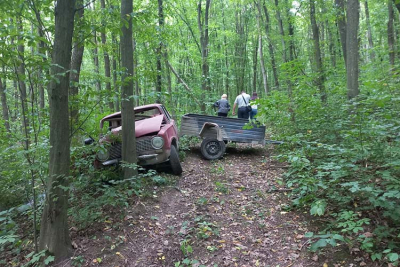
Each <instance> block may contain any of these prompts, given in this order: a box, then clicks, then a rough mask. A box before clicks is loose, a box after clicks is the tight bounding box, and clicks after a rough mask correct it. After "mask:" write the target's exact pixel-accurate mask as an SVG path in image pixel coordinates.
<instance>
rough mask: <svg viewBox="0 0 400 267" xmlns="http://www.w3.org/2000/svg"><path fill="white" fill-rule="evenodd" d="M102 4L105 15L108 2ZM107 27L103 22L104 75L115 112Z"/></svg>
mask: <svg viewBox="0 0 400 267" xmlns="http://www.w3.org/2000/svg"><path fill="white" fill-rule="evenodd" d="M100 4H101V9H102V11H103V13H104V11H105V9H106V1H105V0H101V1H100ZM105 25H106V21H104V20H103V21H102V26H103V27H104V29H103V30H102V31H101V34H100V35H101V43H102V44H103V58H104V74H105V76H106V78H107V80H106V91H107V94H109V97H108V107H109V108H110V110H111V111H114V102H113V98H112V97H111V96H112V94H113V92H112V90H111V66H110V56H109V55H108V52H107V37H106V29H107V27H105Z"/></svg>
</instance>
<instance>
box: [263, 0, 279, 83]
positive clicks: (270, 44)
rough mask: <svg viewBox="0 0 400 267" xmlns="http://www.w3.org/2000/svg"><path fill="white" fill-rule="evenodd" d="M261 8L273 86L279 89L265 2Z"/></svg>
mask: <svg viewBox="0 0 400 267" xmlns="http://www.w3.org/2000/svg"><path fill="white" fill-rule="evenodd" d="M263 10H264V14H265V33H266V37H267V40H268V50H269V56H270V58H271V65H272V74H273V76H274V82H275V87H276V89H279V76H278V70H277V64H276V60H275V50H274V46H273V44H272V38H271V36H270V29H271V22H270V19H269V12H268V9H267V6H266V4H265V2H263ZM260 13H261V12H260Z"/></svg>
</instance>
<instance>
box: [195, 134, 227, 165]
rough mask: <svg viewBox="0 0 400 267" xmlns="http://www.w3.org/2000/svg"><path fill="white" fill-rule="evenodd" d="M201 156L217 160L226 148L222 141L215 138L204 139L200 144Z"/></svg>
mask: <svg viewBox="0 0 400 267" xmlns="http://www.w3.org/2000/svg"><path fill="white" fill-rule="evenodd" d="M200 150H201V154H202V155H203V156H204V157H205V158H206V159H210V160H212V159H219V158H221V157H222V156H223V155H224V154H225V150H226V146H225V143H224V141H218V140H217V139H216V138H205V139H204V140H203V142H202V143H201V148H200Z"/></svg>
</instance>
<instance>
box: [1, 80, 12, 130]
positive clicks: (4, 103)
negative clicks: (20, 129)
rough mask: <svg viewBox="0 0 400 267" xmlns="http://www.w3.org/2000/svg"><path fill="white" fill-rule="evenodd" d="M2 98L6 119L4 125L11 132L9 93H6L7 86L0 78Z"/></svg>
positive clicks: (4, 118) (3, 112) (4, 117)
mask: <svg viewBox="0 0 400 267" xmlns="http://www.w3.org/2000/svg"><path fill="white" fill-rule="evenodd" d="M0 98H1V108H2V114H3V120H4V127H5V128H6V130H7V132H10V122H9V111H8V105H7V95H6V88H5V86H3V83H2V79H1V78H0Z"/></svg>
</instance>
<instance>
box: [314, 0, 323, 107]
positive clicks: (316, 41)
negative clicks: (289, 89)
mask: <svg viewBox="0 0 400 267" xmlns="http://www.w3.org/2000/svg"><path fill="white" fill-rule="evenodd" d="M310 20H311V28H312V33H313V42H314V60H315V65H316V71H317V73H318V77H317V81H316V83H317V86H318V88H319V91H320V94H321V101H322V102H326V97H327V96H326V92H325V84H324V82H325V75H324V70H323V66H322V58H321V48H320V44H319V29H318V25H317V21H316V19H315V3H314V0H310Z"/></svg>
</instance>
